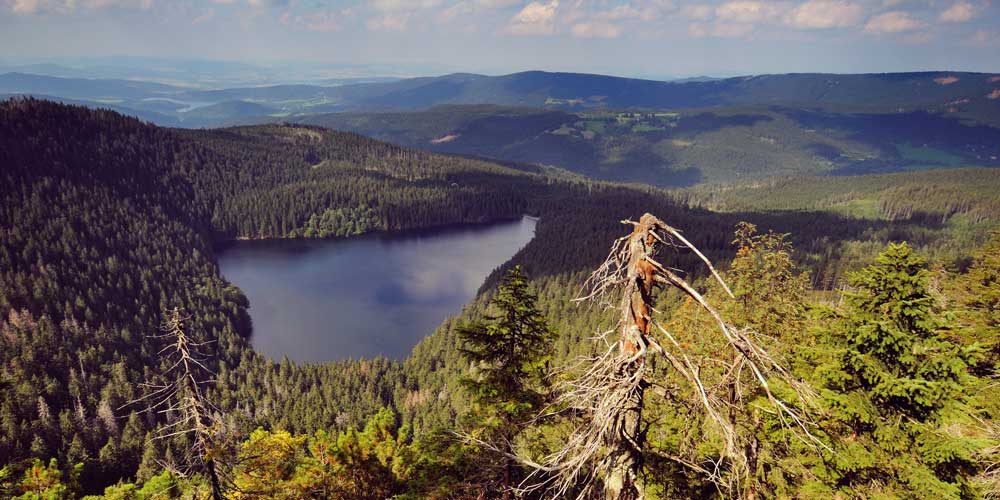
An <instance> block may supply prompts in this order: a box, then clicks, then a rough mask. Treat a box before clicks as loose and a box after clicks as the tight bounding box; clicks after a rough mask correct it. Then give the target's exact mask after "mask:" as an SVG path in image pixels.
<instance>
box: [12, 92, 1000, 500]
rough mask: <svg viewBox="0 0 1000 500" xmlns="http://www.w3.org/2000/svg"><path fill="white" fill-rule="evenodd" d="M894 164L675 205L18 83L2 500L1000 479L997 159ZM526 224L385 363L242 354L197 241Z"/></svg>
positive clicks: (562, 494)
mask: <svg viewBox="0 0 1000 500" xmlns="http://www.w3.org/2000/svg"><path fill="white" fill-rule="evenodd" d="M892 175H900V176H902V175H904V174H892ZM892 175H889V176H857V177H837V178H836V182H827V181H826V180H817V179H816V178H792V179H781V180H776V181H773V182H771V183H770V184H767V185H764V186H760V185H754V186H750V185H747V186H729V187H723V186H707V187H700V188H694V189H691V190H670V191H668V190H661V189H657V188H653V187H649V186H639V185H624V184H615V183H610V182H599V181H594V180H590V179H587V178H583V177H579V176H576V175H574V174H569V173H567V172H565V171H560V170H554V169H547V168H543V167H538V166H534V165H520V164H516V163H503V164H501V163H496V162H491V161H488V160H483V159H476V158H467V157H457V156H448V155H443V154H437V153H431V152H426V151H419V150H415V149H408V148H404V147H399V146H395V145H392V144H388V143H384V142H379V141H375V140H372V139H368V138H365V137H363V136H359V135H356V134H351V133H343V132H335V131H330V130H327V129H323V128H319V127H312V126H304V125H288V124H270V125H258V126H247V127H236V128H225V129H214V130H178V129H167V128H160V127H157V126H154V125H152V124H149V123H144V122H141V121H139V120H137V119H134V118H129V117H125V116H123V115H120V114H118V113H115V112H112V111H106V110H92V109H87V108H83V107H77V106H68V105H63V104H56V103H52V102H48V101H43V100H36V99H30V98H17V99H11V100H7V101H3V102H2V103H0V498H19V499H21V498H23V499H64V498H65V499H68V498H87V497H89V498H109V499H112V498H113V499H168V498H213V499H218V498H233V499H269V498H276V499H302V498H330V499H383V498H400V499H407V498H413V499H416V498H436V499H453V498H454V499H463V498H469V499H473V498H475V499H480V498H504V499H507V498H531V499H534V498H554V497H555V498H609V496H608V495H610V494H611V493H609V492H614V494H615V495H617V496H614V497H613V498H633V499H637V498H646V499H654V498H656V499H677V498H699V499H709V498H746V499H751V498H753V499H759V498H789V499H791V498H797V499H798V498H801V499H830V498H842V499H848V498H855V499H868V498H880V499H883V498H884V499H895V498H899V499H904V498H905V499H908V498H922V499H944V498H949V499H975V498H989V497H995V496H998V495H1000V385H998V383H997V382H998V380H997V378H996V377H997V369H998V363H1000V232H998V230H1000V218H998V213H997V210H998V209H997V207H998V206H1000V198H998V196H1000V195H998V194H997V193H1000V176H997V175H996V174H995V173H994V172H993V171H990V170H986V169H981V170H977V169H954V170H942V171H936V172H927V173H921V174H919V175H920V176H921V177H919V178H916V180H911V181H908V182H896V181H895V180H894V179H893V178H892ZM905 175H909V174H905ZM921 186H923V187H921ZM755 190H756V191H755ZM647 213H648V214H652V216H655V217H652V216H650V217H644V214H647ZM523 214H529V215H532V216H537V217H539V222H538V226H537V230H536V234H535V237H534V239H533V240H532V241H531V242H530V243H529V244H528V245H527V246H525V247H524V248H523V249H522V250H521V251H519V252H518V253H517V254H516V255H515V256H514V257H513V258H512V259H511V260H510V261H509V262H507V263H506V264H504V265H503V266H501V267H500V268H498V269H496V270H495V271H494V272H493V274H492V275H491V276H490V277H489V278H488V279H487V280H486V282H485V283H484V284H483V286H482V288H481V289H480V293H479V295H478V296H477V298H476V299H475V300H474V301H473V302H472V303H471V304H469V305H468V306H466V308H465V309H464V310H463V311H462V312H461V313H460V314H458V315H457V316H455V317H453V318H449V319H448V320H446V321H445V322H444V324H442V325H441V326H440V327H439V328H438V329H437V330H436V331H434V332H433V333H431V334H430V335H428V336H427V337H426V338H424V339H423V340H422V341H421V342H420V343H419V344H418V345H417V346H416V347H415V348H414V349H413V352H412V354H411V355H410V356H409V357H407V358H406V359H405V360H402V361H394V360H390V359H387V358H382V357H379V358H374V359H357V360H345V361H338V362H330V363H323V364H296V363H294V362H291V361H289V360H287V359H283V360H271V359H268V358H266V357H264V356H263V355H261V354H258V353H256V352H255V351H254V350H253V348H252V347H251V345H250V342H249V336H250V334H251V330H252V324H251V321H250V316H249V314H248V307H249V306H250V304H249V303H248V300H247V298H246V297H245V296H244V294H243V292H242V291H241V290H240V289H239V288H238V287H236V286H235V285H233V284H232V283H229V282H228V281H227V280H226V279H225V278H224V277H223V276H222V275H221V274H220V271H219V267H218V262H217V258H216V255H217V251H218V250H217V249H218V246H219V245H221V244H224V243H226V242H229V241H231V240H235V239H265V238H331V237H346V236H352V235H357V234H362V233H369V232H380V231H381V232H397V231H402V230H408V229H416V228H429V227H437V226H446V225H450V224H458V223H482V222H488V221H499V220H508V219H513V218H517V217H520V216H521V215H523ZM640 217H642V218H641V219H640ZM623 221H631V222H626V223H623ZM637 235H638V236H640V237H637ZM623 237H626V238H625V239H623V240H619V238H623ZM695 249H697V250H695ZM609 252H610V255H609ZM702 254H703V255H702ZM702 257H704V258H702ZM706 261H709V262H711V263H712V266H714V268H712V267H710V266H706ZM716 270H717V273H716V272H715V271H716ZM580 298H583V299H586V300H575V299H580ZM608 332H610V333H608Z"/></svg>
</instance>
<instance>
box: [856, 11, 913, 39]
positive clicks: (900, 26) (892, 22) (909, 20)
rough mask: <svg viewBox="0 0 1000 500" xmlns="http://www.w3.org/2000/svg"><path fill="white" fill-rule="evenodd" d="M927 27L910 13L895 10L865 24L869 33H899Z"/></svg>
mask: <svg viewBox="0 0 1000 500" xmlns="http://www.w3.org/2000/svg"><path fill="white" fill-rule="evenodd" d="M926 26H927V23H925V22H923V21H921V20H919V19H917V18H915V17H913V15H911V14H910V13H909V12H903V11H900V10H894V11H889V12H884V13H882V14H879V15H877V16H875V17H873V18H871V19H869V20H868V22H867V23H865V31H866V32H868V33H875V34H882V33H899V32H902V31H913V30H918V29H920V28H924V27H926Z"/></svg>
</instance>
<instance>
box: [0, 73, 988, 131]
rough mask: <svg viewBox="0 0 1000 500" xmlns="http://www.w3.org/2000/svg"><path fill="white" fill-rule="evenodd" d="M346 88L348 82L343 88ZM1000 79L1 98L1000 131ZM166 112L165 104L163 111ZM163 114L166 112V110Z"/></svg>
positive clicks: (559, 79)
mask: <svg viewBox="0 0 1000 500" xmlns="http://www.w3.org/2000/svg"><path fill="white" fill-rule="evenodd" d="M338 83H343V82H338ZM998 91H1000V76H998V75H993V74H987V73H962V72H925V73H885V74H853V75H836V74H783V75H758V76H745V77H736V78H725V79H718V80H703V79H695V80H683V81H671V82H664V81H656V80H641V79H634V78H621V77H614V76H604V75H591V74H579V73H550V72H542V71H527V72H521V73H513V74H509V75H501V76H486V75H477V74H470V73H456V74H451V75H444V76H436V77H422V78H409V79H404V80H399V81H388V82H385V81H376V82H367V83H356V84H349V85H342V84H336V85H332V86H317V85H274V86H260V87H244V88H227V89H211V90H205V89H189V88H183V87H175V86H169V85H162V84H156V83H149V82H136V81H131V80H113V79H107V80H101V79H80V78H57V77H49V76H39V75H29V74H24V73H6V74H3V75H0V92H3V93H9V94H45V95H52V96H57V97H62V98H75V99H88V100H98V101H100V102H105V101H116V103H117V104H121V105H125V106H128V107H131V108H135V109H148V108H147V107H146V105H147V103H148V102H149V101H156V100H163V99H169V100H170V101H171V102H173V103H174V104H175V105H176V107H175V109H174V112H176V113H181V112H183V110H185V109H186V108H188V107H189V106H190V105H191V104H192V103H194V104H198V105H205V104H216V103H219V102H223V101H252V102H256V103H258V104H264V105H268V106H271V107H275V108H278V109H280V110H281V111H280V112H281V113H282V114H301V113H316V112H336V111H351V110H366V111H371V110H418V109H425V108H429V107H432V106H436V105H442V104H495V105H504V106H528V107H545V108H557V109H566V110H582V109H645V110H655V109H673V108H702V107H717V106H730V105H747V104H752V105H783V106H794V107H809V108H821V109H826V110H832V111H838V112H842V111H850V112H867V113H896V112H916V111H926V112H931V113H947V114H954V115H956V116H961V117H963V118H966V119H974V120H977V121H981V122H984V123H990V124H994V125H996V124H1000V99H998V98H997V97H998V96H1000V92H998ZM161 104H162V103H161ZM158 111H159V110H158Z"/></svg>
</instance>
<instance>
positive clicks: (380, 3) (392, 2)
mask: <svg viewBox="0 0 1000 500" xmlns="http://www.w3.org/2000/svg"><path fill="white" fill-rule="evenodd" d="M441 3H442V0H375V1H374V2H372V6H373V7H375V10H377V11H379V12H407V11H413V10H419V9H430V8H434V7H437V6H439V5H441Z"/></svg>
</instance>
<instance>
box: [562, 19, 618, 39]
mask: <svg viewBox="0 0 1000 500" xmlns="http://www.w3.org/2000/svg"><path fill="white" fill-rule="evenodd" d="M571 31H572V33H573V36H575V37H578V38H618V37H619V36H620V35H621V34H622V29H621V27H620V26H618V25H617V24H613V23H606V22H600V21H595V22H587V23H579V24H574V25H573V28H572V30H571Z"/></svg>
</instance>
